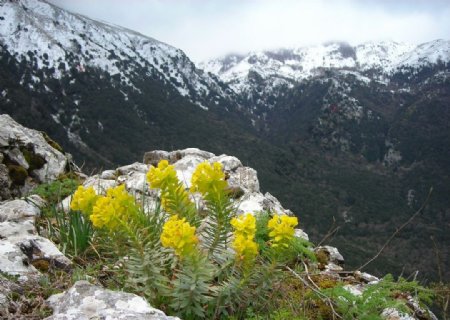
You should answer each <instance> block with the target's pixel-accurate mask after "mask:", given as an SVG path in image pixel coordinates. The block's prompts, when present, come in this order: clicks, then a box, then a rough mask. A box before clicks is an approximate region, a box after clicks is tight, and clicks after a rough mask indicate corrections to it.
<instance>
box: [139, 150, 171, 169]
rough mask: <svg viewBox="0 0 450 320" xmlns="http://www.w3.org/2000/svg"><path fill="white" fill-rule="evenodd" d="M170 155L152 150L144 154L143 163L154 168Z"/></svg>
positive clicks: (162, 151)
mask: <svg viewBox="0 0 450 320" xmlns="http://www.w3.org/2000/svg"><path fill="white" fill-rule="evenodd" d="M169 159H170V154H169V152H167V151H164V150H152V151H149V152H146V153H145V154H144V159H143V162H144V163H145V164H149V165H152V166H154V167H156V166H157V165H158V163H159V162H160V161H161V160H169Z"/></svg>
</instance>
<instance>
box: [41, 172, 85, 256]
mask: <svg viewBox="0 0 450 320" xmlns="http://www.w3.org/2000/svg"><path fill="white" fill-rule="evenodd" d="M78 184H79V183H78V181H77V180H75V179H69V178H64V179H61V180H56V181H53V182H51V183H47V184H42V185H40V186H38V187H37V188H36V189H34V190H33V192H34V193H35V194H37V195H39V196H41V197H42V198H43V199H45V200H46V201H47V207H46V208H45V209H44V210H43V220H45V223H46V229H47V231H48V233H49V236H50V237H51V238H52V239H53V240H54V241H55V242H56V243H58V244H60V247H61V250H62V252H64V253H67V254H70V255H73V256H79V255H80V254H82V253H84V252H85V251H86V249H87V248H88V247H89V245H90V240H91V238H92V235H93V228H92V224H91V222H90V221H89V219H88V218H87V217H85V216H83V215H82V213H81V212H80V211H76V210H69V211H67V212H66V211H65V210H64V208H61V207H60V206H59V203H60V202H61V200H62V199H64V198H66V197H67V196H69V195H71V194H72V193H73V192H74V191H75V189H76V188H77V186H78Z"/></svg>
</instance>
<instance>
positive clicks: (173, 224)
mask: <svg viewBox="0 0 450 320" xmlns="http://www.w3.org/2000/svg"><path fill="white" fill-rule="evenodd" d="M160 239H161V244H162V245H163V246H164V247H166V248H172V249H174V250H175V253H176V254H177V255H178V256H180V257H186V256H188V255H190V254H191V253H192V252H194V250H195V248H196V246H197V243H198V238H197V236H196V235H195V227H192V226H191V225H190V224H189V222H186V219H185V218H183V219H179V218H178V215H173V216H171V217H170V218H169V219H168V220H167V221H166V223H165V224H164V226H163V231H162V233H161V238H160Z"/></svg>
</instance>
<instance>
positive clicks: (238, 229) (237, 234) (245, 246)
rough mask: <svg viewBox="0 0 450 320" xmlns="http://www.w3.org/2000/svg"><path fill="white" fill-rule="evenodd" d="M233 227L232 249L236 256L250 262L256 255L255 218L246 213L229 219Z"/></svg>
mask: <svg viewBox="0 0 450 320" xmlns="http://www.w3.org/2000/svg"><path fill="white" fill-rule="evenodd" d="M230 223H231V226H232V227H233V229H234V241H233V249H234V251H236V257H237V258H238V259H239V260H244V261H245V262H247V263H248V262H251V261H253V259H254V258H255V257H256V256H257V255H258V244H257V243H256V242H255V240H254V239H255V232H256V219H255V217H254V216H253V215H252V214H250V213H247V214H246V215H241V216H239V217H238V218H233V219H231V222H230Z"/></svg>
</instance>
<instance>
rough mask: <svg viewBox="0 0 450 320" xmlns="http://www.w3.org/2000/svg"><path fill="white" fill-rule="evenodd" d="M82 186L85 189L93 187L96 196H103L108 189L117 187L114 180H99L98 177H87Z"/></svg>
mask: <svg viewBox="0 0 450 320" xmlns="http://www.w3.org/2000/svg"><path fill="white" fill-rule="evenodd" d="M83 186H84V187H85V188H88V187H91V186H92V187H93V188H94V190H95V192H96V193H97V194H105V193H106V190H108V189H109V188H114V187H115V186H117V182H116V181H114V180H106V179H101V178H100V177H99V176H98V175H95V176H92V177H89V178H87V179H86V181H84V183H83Z"/></svg>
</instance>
